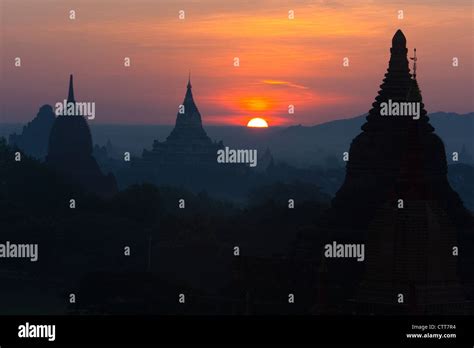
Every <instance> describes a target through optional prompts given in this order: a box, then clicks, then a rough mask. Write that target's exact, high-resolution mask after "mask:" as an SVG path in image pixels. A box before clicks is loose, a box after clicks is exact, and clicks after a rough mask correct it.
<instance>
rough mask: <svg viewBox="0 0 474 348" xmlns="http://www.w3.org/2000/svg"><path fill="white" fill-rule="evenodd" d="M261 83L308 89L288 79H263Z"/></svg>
mask: <svg viewBox="0 0 474 348" xmlns="http://www.w3.org/2000/svg"><path fill="white" fill-rule="evenodd" d="M262 83H263V84H265V85H271V86H282V87H290V88H299V89H309V87H306V86H302V85H298V84H296V83H292V82H289V81H280V80H263V81H262Z"/></svg>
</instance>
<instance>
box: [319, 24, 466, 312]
mask: <svg viewBox="0 0 474 348" xmlns="http://www.w3.org/2000/svg"><path fill="white" fill-rule="evenodd" d="M390 53H391V55H390V61H389V66H388V69H387V73H386V74H385V78H384V80H383V83H382V85H381V86H380V88H381V89H380V91H379V92H378V95H377V97H376V98H375V102H374V103H373V104H372V109H371V110H370V112H369V114H368V116H367V122H366V123H365V124H364V125H363V126H362V133H360V134H359V135H358V136H357V137H356V138H355V139H354V140H353V141H352V143H351V147H350V151H349V161H348V163H347V168H346V177H345V181H344V183H343V185H342V186H341V188H340V189H339V191H338V192H337V193H336V196H335V198H334V199H333V201H332V206H331V208H330V210H329V211H328V213H327V215H326V217H325V220H324V222H323V223H322V226H324V227H322V230H323V231H325V232H326V233H327V236H326V237H327V241H328V242H331V241H337V242H339V243H363V244H365V245H366V248H365V250H366V260H365V262H364V263H357V262H355V263H354V262H352V263H351V260H347V259H340V260H337V261H334V260H329V261H330V262H331V264H332V266H331V267H332V270H331V273H333V274H336V275H335V276H334V277H333V278H335V279H338V280H337V281H339V286H342V288H344V289H346V290H347V293H346V295H347V296H349V298H353V299H355V303H356V304H357V310H358V311H361V312H365V313H376V314H377V313H378V314H383V313H386V314H390V313H461V312H463V311H465V310H466V302H464V297H463V292H462V289H461V286H460V283H459V282H458V267H457V263H458V257H457V256H456V255H455V252H453V250H454V249H453V248H454V247H456V246H457V245H458V243H457V240H458V236H459V235H460V233H463V231H464V232H465V231H466V230H467V229H469V226H471V221H472V220H471V219H472V218H471V216H470V214H469V213H468V212H467V210H466V209H465V208H464V207H463V205H462V202H461V200H460V198H459V196H458V195H457V193H456V192H454V191H453V190H452V188H451V186H450V185H449V183H448V180H447V163H446V155H445V149H444V144H443V142H442V141H441V139H440V138H439V137H438V136H437V135H436V134H434V133H433V131H434V128H433V127H432V126H431V125H430V124H429V118H428V117H427V112H426V110H425V108H424V104H423V102H422V96H421V92H420V89H419V86H418V83H417V80H416V72H415V73H414V74H411V73H410V69H409V61H408V59H407V53H408V50H407V47H406V38H405V36H404V34H403V33H402V31H401V30H398V31H397V32H396V33H395V35H394V36H393V39H392V47H391V49H390ZM413 59H416V56H415V57H413ZM390 102H392V103H393V102H395V103H407V102H408V103H419V106H420V108H419V118H418V119H416V118H414V117H409V116H393V115H392V116H385V115H384V114H383V113H382V112H381V110H382V107H383V104H382V103H390ZM385 105H386V104H385ZM338 274H339V275H340V276H338ZM351 289H352V291H351ZM399 294H402V295H403V296H402V297H403V299H402V300H400V301H401V302H398V297H397V296H398V295H399Z"/></svg>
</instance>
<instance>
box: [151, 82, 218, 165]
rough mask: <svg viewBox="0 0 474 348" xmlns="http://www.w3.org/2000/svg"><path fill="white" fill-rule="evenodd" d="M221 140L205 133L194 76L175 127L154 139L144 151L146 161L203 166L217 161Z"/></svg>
mask: <svg viewBox="0 0 474 348" xmlns="http://www.w3.org/2000/svg"><path fill="white" fill-rule="evenodd" d="M221 147H223V145H222V142H220V143H216V142H212V140H211V139H210V138H209V137H208V135H207V134H206V131H205V130H204V128H203V126H202V119H201V114H200V112H199V110H198V108H197V106H196V103H195V102H194V98H193V93H192V86H191V76H189V79H188V84H187V86H186V94H185V96H184V101H183V103H182V104H181V105H180V110H179V111H178V114H177V116H176V123H175V126H174V129H173V130H172V131H171V133H170V135H169V136H168V137H167V138H166V140H165V141H164V142H160V141H158V140H155V141H154V143H153V148H152V150H151V151H148V150H144V151H143V156H142V157H143V161H144V162H151V163H153V164H154V165H163V164H165V165H172V164H173V163H174V164H179V165H184V164H195V165H199V166H200V167H202V166H205V165H211V166H214V165H215V164H216V154H217V150H218V149H219V148H221Z"/></svg>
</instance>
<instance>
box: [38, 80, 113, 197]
mask: <svg viewBox="0 0 474 348" xmlns="http://www.w3.org/2000/svg"><path fill="white" fill-rule="evenodd" d="M67 103H68V105H69V103H74V104H75V103H76V100H75V98H74V86H73V76H72V75H71V76H70V78H69V93H68V98H67ZM92 151H93V147H92V136H91V132H90V129H89V126H88V124H87V121H86V119H85V117H84V116H82V115H74V116H66V115H60V116H58V117H56V120H55V121H54V124H53V127H52V129H51V134H50V137H49V148H48V155H47V157H46V162H47V163H48V165H50V166H51V167H53V168H55V169H56V170H57V171H59V172H61V173H62V174H64V175H65V176H67V177H70V178H71V179H73V180H74V181H76V182H78V183H79V184H81V185H82V186H83V187H84V188H85V189H86V190H87V191H90V192H94V193H96V194H98V195H101V196H110V195H113V194H114V193H115V192H116V191H117V184H116V181H115V177H114V176H113V175H112V174H109V175H107V176H104V175H103V174H102V173H101V171H100V168H99V166H98V164H97V162H96V160H95V158H94V157H93V156H92Z"/></svg>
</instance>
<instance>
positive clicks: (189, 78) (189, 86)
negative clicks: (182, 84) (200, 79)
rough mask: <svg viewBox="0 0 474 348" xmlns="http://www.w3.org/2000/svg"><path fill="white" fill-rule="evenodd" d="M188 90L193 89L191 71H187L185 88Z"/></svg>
mask: <svg viewBox="0 0 474 348" xmlns="http://www.w3.org/2000/svg"><path fill="white" fill-rule="evenodd" d="M186 87H187V88H188V89H191V88H193V87H192V86H191V70H189V75H188V85H187V86H186Z"/></svg>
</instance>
